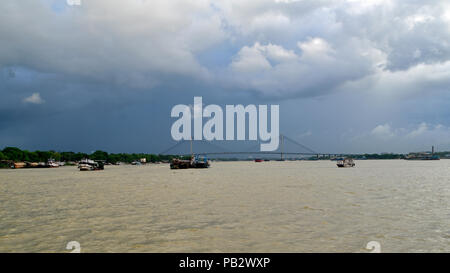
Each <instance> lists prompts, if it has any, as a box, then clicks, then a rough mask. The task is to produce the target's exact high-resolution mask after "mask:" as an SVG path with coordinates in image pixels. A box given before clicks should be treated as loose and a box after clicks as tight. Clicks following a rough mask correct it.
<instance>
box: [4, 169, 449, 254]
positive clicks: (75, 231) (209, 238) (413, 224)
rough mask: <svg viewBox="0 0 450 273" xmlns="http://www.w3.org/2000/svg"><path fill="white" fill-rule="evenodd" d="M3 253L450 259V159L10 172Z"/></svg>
mask: <svg viewBox="0 0 450 273" xmlns="http://www.w3.org/2000/svg"><path fill="white" fill-rule="evenodd" d="M0 219H1V220H0V252H69V250H66V245H67V243H68V242H70V241H77V242H79V243H80V245H81V252H369V250H367V249H366V245H367V243H368V242H370V241H376V242H378V243H379V245H380V247H381V252H450V160H440V161H403V160H378V161H375V160H364V161H356V167H355V168H342V169H341V168H337V167H336V165H335V162H332V161H285V162H277V161H271V162H261V163H255V162H212V167H211V168H209V169H187V170H170V168H169V166H168V164H149V165H143V166H129V165H125V166H106V167H105V170H104V171H97V172H80V171H78V170H77V168H76V167H61V168H56V169H17V170H0Z"/></svg>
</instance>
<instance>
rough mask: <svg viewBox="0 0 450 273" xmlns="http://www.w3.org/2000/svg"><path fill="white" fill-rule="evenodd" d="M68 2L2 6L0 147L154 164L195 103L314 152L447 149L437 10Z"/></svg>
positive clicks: (435, 1) (415, 4)
mask: <svg viewBox="0 0 450 273" xmlns="http://www.w3.org/2000/svg"><path fill="white" fill-rule="evenodd" d="M74 2H76V1H66V0H3V1H0V11H1V14H2V15H1V16H0V148H3V147H7V146H16V147H19V148H22V149H28V150H49V149H51V150H56V151H68V150H72V151H80V152H91V151H93V150H98V149H101V150H105V151H108V152H146V153H159V152H161V151H163V150H165V149H166V148H167V147H170V146H171V145H172V144H173V143H174V141H173V140H172V139H171V135H170V128H171V125H172V123H173V122H174V121H175V120H176V119H174V118H171V117H170V112H171V109H172V107H173V106H174V105H177V104H186V105H189V104H193V98H194V96H202V97H203V103H204V104H205V105H208V104H218V105H221V106H223V107H224V106H225V105H226V104H243V105H248V104H255V105H258V104H267V105H272V104H277V105H280V132H281V133H282V134H284V135H286V136H289V137H290V138H291V139H294V140H296V141H298V142H300V143H302V144H304V145H306V146H308V147H310V148H311V149H313V150H315V151H318V152H321V153H383V152H400V153H406V152H413V151H424V150H430V149H431V146H432V145H434V146H435V147H436V149H437V150H438V151H443V150H450V107H448V106H449V105H450V104H449V103H450V93H449V86H450V85H449V84H450V3H449V2H448V1H445V0H427V1H418V0H411V1H397V0H364V1H359V0H339V1H338V0H258V1H256V0H252V1H250V0H228V1H226V0H215V1H208V0H195V1H188V0H183V1H178V0H171V1H166V0H151V1H150V0H148V1H146V0H129V1H119V0H81V2H80V5H73V3H74ZM70 3H71V4H72V5H70Z"/></svg>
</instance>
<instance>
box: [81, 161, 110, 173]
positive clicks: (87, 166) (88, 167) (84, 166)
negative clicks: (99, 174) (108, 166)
mask: <svg viewBox="0 0 450 273" xmlns="http://www.w3.org/2000/svg"><path fill="white" fill-rule="evenodd" d="M104 168H105V167H104V163H103V162H102V161H94V160H91V159H82V160H81V161H80V162H79V163H78V169H80V171H98V170H103V169H104Z"/></svg>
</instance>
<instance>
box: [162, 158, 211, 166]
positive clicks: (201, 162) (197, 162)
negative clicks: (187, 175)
mask: <svg viewBox="0 0 450 273" xmlns="http://www.w3.org/2000/svg"><path fill="white" fill-rule="evenodd" d="M209 166H210V164H209V160H208V158H207V157H206V156H198V155H196V156H194V155H193V156H191V160H182V159H178V158H174V159H172V161H171V162H170V168H171V169H189V168H197V169H199V168H201V169H203V168H209Z"/></svg>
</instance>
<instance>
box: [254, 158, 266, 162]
mask: <svg viewBox="0 0 450 273" xmlns="http://www.w3.org/2000/svg"><path fill="white" fill-rule="evenodd" d="M263 161H264V160H262V159H260V158H257V159H255V162H263Z"/></svg>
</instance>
